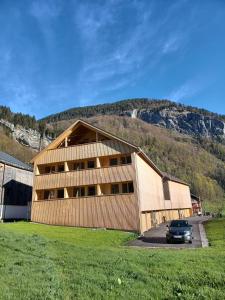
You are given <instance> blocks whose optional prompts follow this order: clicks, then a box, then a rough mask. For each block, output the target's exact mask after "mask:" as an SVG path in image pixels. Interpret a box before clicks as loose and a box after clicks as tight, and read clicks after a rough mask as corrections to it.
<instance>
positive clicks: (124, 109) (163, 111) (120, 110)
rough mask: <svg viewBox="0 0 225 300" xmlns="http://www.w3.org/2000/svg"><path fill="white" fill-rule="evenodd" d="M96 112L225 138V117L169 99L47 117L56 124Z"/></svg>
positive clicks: (104, 106)
mask: <svg viewBox="0 0 225 300" xmlns="http://www.w3.org/2000/svg"><path fill="white" fill-rule="evenodd" d="M96 115H117V116H128V117H132V118H138V119H140V120H143V121H145V122H147V123H150V124H154V125H157V126H160V127H165V128H168V129H173V130H176V131H177V132H181V133H184V134H189V135H191V136H201V137H210V138H213V139H214V140H217V141H225V116H222V115H218V114H215V113H212V112H209V111H206V110H204V109H199V108H195V107H191V106H185V105H182V104H179V103H175V102H172V101H168V100H149V99H130V100H123V101H119V102H114V103H111V104H101V105H96V106H87V107H78V108H72V109H69V110H67V111H64V112H60V113H57V114H54V115H51V116H48V117H46V118H44V119H43V120H44V121H45V122H47V123H55V122H58V121H62V120H70V119H74V118H89V117H93V116H96Z"/></svg>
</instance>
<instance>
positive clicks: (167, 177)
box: [162, 172, 189, 186]
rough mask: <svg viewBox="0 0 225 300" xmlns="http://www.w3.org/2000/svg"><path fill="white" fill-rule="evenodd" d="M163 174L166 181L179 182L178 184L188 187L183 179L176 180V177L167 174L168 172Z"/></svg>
mask: <svg viewBox="0 0 225 300" xmlns="http://www.w3.org/2000/svg"><path fill="white" fill-rule="evenodd" d="M162 174H163V179H164V180H170V181H174V182H177V183H181V184H184V185H188V186H189V184H187V183H186V182H184V181H182V180H181V179H179V178H176V177H175V176H173V175H171V174H169V173H166V172H162Z"/></svg>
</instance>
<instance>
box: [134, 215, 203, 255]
mask: <svg viewBox="0 0 225 300" xmlns="http://www.w3.org/2000/svg"><path fill="white" fill-rule="evenodd" d="M208 219H209V217H204V216H202V217H198V216H196V217H190V218H187V220H188V222H189V223H190V224H191V225H192V226H193V227H192V228H193V241H192V244H189V243H176V244H175V243H174V244H167V242H166V231H167V227H166V225H167V224H168V223H164V224H160V225H159V226H157V227H155V228H152V229H150V230H148V231H147V232H145V233H144V236H142V237H140V238H138V239H137V240H134V241H130V242H129V243H128V245H129V246H136V247H149V248H175V249H182V248H190V249H191V248H200V247H202V246H204V244H207V241H206V240H205V232H204V227H203V226H202V225H201V224H202V222H204V221H207V220H208ZM200 231H201V232H200ZM202 244H203V245H202Z"/></svg>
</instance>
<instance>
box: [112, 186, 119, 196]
mask: <svg viewBox="0 0 225 300" xmlns="http://www.w3.org/2000/svg"><path fill="white" fill-rule="evenodd" d="M119 192H120V189H119V184H111V194H119Z"/></svg>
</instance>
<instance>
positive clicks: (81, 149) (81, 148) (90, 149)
mask: <svg viewBox="0 0 225 300" xmlns="http://www.w3.org/2000/svg"><path fill="white" fill-rule="evenodd" d="M131 152H132V148H131V147H129V146H128V145H126V144H122V143H120V142H118V141H115V140H105V141H101V142H96V143H89V144H82V145H76V146H72V147H67V148H59V149H50V150H47V151H46V152H45V153H44V155H41V156H39V157H38V158H37V159H36V161H35V164H48V163H57V162H62V161H72V160H79V159H85V158H92V157H102V156H109V155H117V154H121V153H131Z"/></svg>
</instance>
